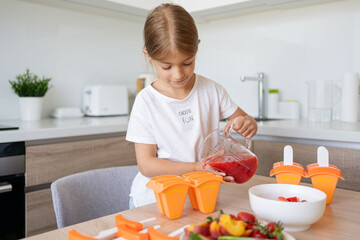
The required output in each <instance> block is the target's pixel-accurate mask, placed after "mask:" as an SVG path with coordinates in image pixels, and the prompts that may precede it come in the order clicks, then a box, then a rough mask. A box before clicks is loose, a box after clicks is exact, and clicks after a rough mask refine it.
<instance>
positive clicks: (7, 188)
mask: <svg viewBox="0 0 360 240" xmlns="http://www.w3.org/2000/svg"><path fill="white" fill-rule="evenodd" d="M11 191H12V185H11V184H5V185H1V186H0V193H5V192H11Z"/></svg>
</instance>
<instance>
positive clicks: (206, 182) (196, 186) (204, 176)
mask: <svg viewBox="0 0 360 240" xmlns="http://www.w3.org/2000/svg"><path fill="white" fill-rule="evenodd" d="M183 177H184V178H186V179H189V180H190V181H191V185H190V188H189V198H190V203H191V206H192V207H193V208H194V209H196V210H200V212H202V213H205V214H207V213H212V212H213V211H214V209H215V205H216V200H217V196H218V193H219V189H220V183H226V182H225V181H224V180H223V178H222V177H221V176H219V175H215V174H212V173H209V172H191V173H187V174H184V175H183Z"/></svg>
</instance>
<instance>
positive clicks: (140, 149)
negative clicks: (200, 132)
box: [135, 143, 234, 181]
mask: <svg viewBox="0 0 360 240" xmlns="http://www.w3.org/2000/svg"><path fill="white" fill-rule="evenodd" d="M135 153H136V160H137V164H138V167H139V170H140V172H141V174H142V175H144V176H145V177H149V178H152V177H155V176H159V175H165V174H166V175H178V176H182V175H183V174H185V173H189V172H195V171H208V172H211V173H214V174H217V175H220V176H223V177H224V176H225V173H223V172H219V171H216V170H215V169H213V168H212V167H211V166H209V165H206V167H205V169H203V167H202V163H201V162H175V161H170V160H167V159H162V158H157V157H156V145H155V144H144V143H135ZM224 180H225V181H233V180H234V179H233V178H232V177H224Z"/></svg>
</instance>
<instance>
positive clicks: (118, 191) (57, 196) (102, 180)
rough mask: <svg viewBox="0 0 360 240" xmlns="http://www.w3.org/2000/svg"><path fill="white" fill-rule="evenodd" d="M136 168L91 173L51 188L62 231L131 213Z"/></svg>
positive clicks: (77, 175) (57, 182) (115, 168)
mask: <svg viewBox="0 0 360 240" xmlns="http://www.w3.org/2000/svg"><path fill="white" fill-rule="evenodd" d="M138 172H139V169H138V167H137V166H136V165H133V166H121V167H112V168H104V169H97V170H91V171H86V172H81V173H77V174H73V175H70V176H66V177H63V178H60V179H58V180H56V181H55V182H53V183H52V184H51V192H52V198H53V205H54V210H55V215H56V222H57V226H58V228H63V227H66V226H69V225H73V224H76V223H79V222H83V221H88V220H91V219H94V218H99V217H102V216H105V215H109V214H113V213H117V212H120V211H123V210H127V209H129V193H130V188H131V184H132V181H133V179H134V177H135V175H136V174H137V173H138Z"/></svg>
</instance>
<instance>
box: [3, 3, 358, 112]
mask: <svg viewBox="0 0 360 240" xmlns="http://www.w3.org/2000/svg"><path fill="white" fill-rule="evenodd" d="M142 28H143V23H135V22H129V21H126V20H120V19H116V18H110V17H109V18H107V17H103V16H100V15H92V14H85V13H80V12H75V11H71V10H64V9H59V8H52V7H47V6H43V5H38V4H33V3H26V2H22V1H14V0H1V1H0V119H14V118H19V107H18V102H17V101H18V100H17V96H16V95H15V94H14V93H13V92H12V90H11V89H10V85H9V83H8V80H9V79H14V78H15V76H16V75H17V74H19V73H23V72H24V71H25V69H26V68H28V67H29V68H30V70H31V71H32V72H35V73H37V74H38V75H41V76H42V75H45V76H49V77H52V78H53V81H52V84H53V85H54V87H53V88H52V89H51V90H49V92H48V93H47V95H46V97H45V100H46V103H45V106H44V108H45V109H44V110H45V111H44V114H43V116H44V117H45V116H48V115H49V114H50V113H51V112H52V110H53V109H54V108H55V107H61V106H78V107H80V106H81V90H82V88H83V87H84V86H85V85H88V84H96V83H123V84H128V85H131V86H134V84H135V80H136V78H137V76H138V75H139V73H142V72H144V71H145V70H146V68H145V64H144V63H145V61H144V57H143V55H142V53H141V49H142V46H143V42H142ZM198 28H199V33H200V38H201V44H200V49H199V54H198V58H197V59H198V60H197V67H196V71H197V72H198V73H200V74H202V75H204V76H207V77H210V78H212V79H214V80H216V81H218V82H220V83H221V84H222V85H224V86H225V87H226V89H227V90H228V91H229V93H230V95H231V96H232V98H233V99H234V100H235V102H236V103H238V104H239V105H240V106H241V107H243V108H244V109H245V110H246V111H248V112H249V113H250V114H252V115H257V94H256V84H255V83H252V82H245V83H243V82H241V81H240V76H241V75H255V74H256V72H259V71H262V72H264V73H265V74H266V77H267V78H266V89H269V88H278V89H279V90H280V94H281V98H282V99H283V100H285V99H295V100H298V101H300V103H301V113H302V118H306V117H307V91H306V84H305V82H306V81H314V80H316V79H329V80H334V81H341V75H342V74H343V73H344V72H346V71H355V72H360V30H359V29H360V1H358V0H344V1H339V2H334V3H328V4H321V5H316V6H311V7H304V8H297V9H288V10H283V11H269V12H262V13H257V14H251V15H247V16H241V17H236V18H229V19H224V20H218V21H213V22H209V23H199V24H198ZM335 114H337V115H338V116H339V114H340V109H339V104H337V105H336V106H335Z"/></svg>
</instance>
